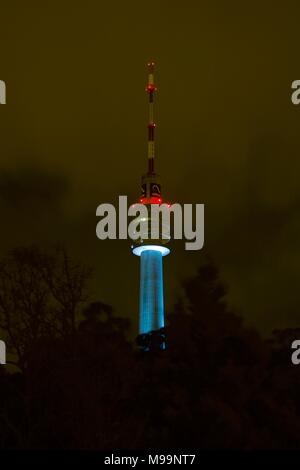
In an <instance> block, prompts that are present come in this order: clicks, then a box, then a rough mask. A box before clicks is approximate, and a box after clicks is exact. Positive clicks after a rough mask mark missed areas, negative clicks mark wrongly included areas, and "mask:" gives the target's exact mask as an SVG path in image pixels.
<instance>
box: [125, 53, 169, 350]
mask: <svg viewBox="0 0 300 470" xmlns="http://www.w3.org/2000/svg"><path fill="white" fill-rule="evenodd" d="M148 69H149V75H148V85H147V87H146V91H147V93H148V95H149V123H148V172H147V173H146V174H145V175H143V177H142V194H141V197H140V203H142V204H145V205H146V207H147V209H148V214H149V213H150V210H151V205H152V204H161V203H162V202H163V201H162V197H161V186H160V183H159V176H158V175H157V174H156V173H155V172H154V130H155V126H156V125H155V123H154V120H153V102H154V92H155V91H156V86H155V85H154V74H153V72H154V63H153V62H150V63H149V64H148ZM148 221H149V222H150V221H151V219H150V218H148ZM161 235H162V234H161ZM161 235H160V238H159V239H155V240H154V239H153V240H151V237H148V238H147V237H145V238H146V239H144V240H142V239H140V240H138V241H136V243H135V245H134V246H133V247H132V252H133V254H134V255H136V256H139V257H140V314H139V336H138V343H139V345H140V346H141V349H142V350H144V351H149V350H152V349H154V348H156V347H157V346H158V347H159V349H165V334H164V330H163V329H164V326H165V320H164V283H163V257H164V256H166V255H168V254H169V253H170V250H169V248H167V247H166V246H165V244H166V243H167V242H168V239H165V238H163V237H162V236H161Z"/></svg>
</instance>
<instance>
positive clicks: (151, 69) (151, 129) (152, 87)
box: [146, 61, 157, 175]
mask: <svg viewBox="0 0 300 470" xmlns="http://www.w3.org/2000/svg"><path fill="white" fill-rule="evenodd" d="M154 67H155V63H154V62H152V61H151V62H148V84H147V87H146V91H147V93H148V95H149V122H148V174H149V175H152V174H153V173H154V129H155V122H154V114H153V104H154V92H155V91H156V90H157V88H156V86H155V84H154Z"/></svg>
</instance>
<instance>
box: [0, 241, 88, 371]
mask: <svg viewBox="0 0 300 470" xmlns="http://www.w3.org/2000/svg"><path fill="white" fill-rule="evenodd" d="M90 274H91V271H90V269H88V268H87V267H85V266H83V265H80V264H76V263H74V262H72V261H71V260H70V258H69V256H68V255H67V253H66V250H65V249H64V248H63V247H60V246H57V247H55V249H54V250H53V252H51V253H49V252H45V251H44V252H43V251H41V250H40V249H39V248H37V247H34V246H33V247H23V248H18V249H15V250H13V251H12V252H11V253H10V254H9V256H8V257H6V258H5V259H4V260H3V261H2V262H1V264H0V328H2V330H4V331H5V333H6V340H7V344H8V349H9V350H10V351H11V352H13V353H14V355H15V357H16V359H15V360H12V361H11V362H13V363H15V364H16V365H17V366H18V367H19V368H20V369H21V370H24V369H25V367H26V364H27V356H28V352H29V351H30V350H31V348H32V346H33V345H34V344H35V343H36V342H37V340H39V339H40V338H41V337H53V336H61V337H66V336H68V335H70V334H72V333H73V332H74V331H75V327H76V321H77V320H78V313H79V309H80V307H81V305H82V304H83V303H85V302H86V301H87V299H88V296H87V282H88V279H89V277H90Z"/></svg>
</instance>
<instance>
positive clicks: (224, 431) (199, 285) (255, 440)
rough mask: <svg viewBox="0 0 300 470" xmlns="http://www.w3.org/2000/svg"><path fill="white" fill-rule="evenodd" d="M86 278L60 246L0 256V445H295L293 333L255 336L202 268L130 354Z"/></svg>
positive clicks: (124, 331) (118, 324) (299, 433)
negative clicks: (6, 356)
mask: <svg viewBox="0 0 300 470" xmlns="http://www.w3.org/2000/svg"><path fill="white" fill-rule="evenodd" d="M89 275H90V271H89V270H88V269H87V268H85V267H83V266H82V265H80V264H75V263H74V261H72V260H71V259H70V258H69V257H68V256H67V254H66V252H65V251H64V250H61V249H58V250H56V251H54V252H52V253H45V252H42V251H41V250H39V249H37V248H26V249H25V248H22V249H18V250H15V251H14V252H13V253H11V254H10V256H8V257H7V258H6V259H5V260H4V261H3V262H2V264H1V270H0V318H1V325H2V328H3V327H4V329H5V332H6V334H7V337H8V339H9V340H10V342H11V344H12V345H13V346H14V347H15V351H16V356H17V361H16V362H17V364H18V365H19V367H20V370H21V372H19V373H8V372H7V371H6V370H5V369H4V368H0V448H7V447H9V448H51V449H52V448H61V449H65V448H75V449H78V448H80V449H109V450H112V449H123V448H126V449H130V448H132V449H137V448H144V449H145V448H146V449H149V448H160V449H171V448H187V449H188V448H197V449H214V448H226V449H228V448H238V449H258V448H295V447H299V445H300V424H299V423H300V419H299V418H300V402H299V393H300V375H299V372H298V371H297V367H295V366H293V365H292V364H291V361H290V353H291V350H290V342H291V341H292V340H294V339H296V336H297V335H298V334H299V331H300V330H299V329H295V330H282V331H276V332H274V335H273V337H272V339H269V340H264V339H262V338H261V336H260V335H259V334H258V332H257V331H256V330H255V329H253V328H249V327H247V326H245V325H244V323H243V321H242V318H241V316H240V315H238V314H237V313H236V312H234V311H232V310H231V309H230V308H229V307H228V305H227V303H226V289H225V288H224V285H223V284H222V282H221V281H220V279H219V275H218V271H217V269H216V267H215V266H213V265H212V264H207V265H205V266H202V267H200V268H199V270H198V272H197V274H196V276H194V277H192V278H191V279H188V280H186V281H185V282H184V283H183V291H184V295H182V296H181V298H180V299H178V302H177V304H176V306H175V308H174V309H173V312H170V314H169V315H168V316H167V326H166V328H165V330H164V331H163V332H158V333H157V341H156V342H155V341H154V343H155V344H156V343H157V347H154V348H152V350H151V351H150V352H141V351H140V350H139V348H138V347H137V346H136V345H135V344H134V343H133V342H131V341H130V340H129V339H128V338H129V335H128V330H129V327H130V324H129V321H128V320H126V319H124V318H119V317H117V316H116V315H115V314H114V312H113V309H112V307H111V306H109V305H106V304H104V303H102V302H101V301H94V302H92V303H91V302H88V296H87V292H88V279H89ZM165 334H166V337H167V345H168V347H167V349H165V350H162V349H161V347H160V344H161V337H162V336H161V335H163V337H164V335H165ZM154 335H155V334H154ZM295 335H296V336H295Z"/></svg>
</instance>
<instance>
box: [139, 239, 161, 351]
mask: <svg viewBox="0 0 300 470" xmlns="http://www.w3.org/2000/svg"><path fill="white" fill-rule="evenodd" d="M133 253H134V254H135V255H137V256H140V258H141V261H140V315H139V336H138V344H139V346H140V348H141V349H142V350H144V351H149V350H153V349H165V332H164V326H165V320H164V285H163V263H162V258H163V256H166V255H168V254H169V253H170V250H169V249H168V248H166V247H165V246H160V245H141V246H138V247H135V248H134V249H133Z"/></svg>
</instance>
